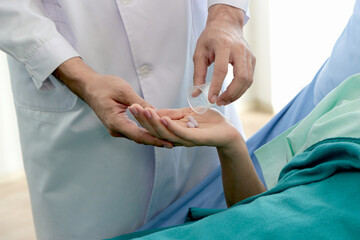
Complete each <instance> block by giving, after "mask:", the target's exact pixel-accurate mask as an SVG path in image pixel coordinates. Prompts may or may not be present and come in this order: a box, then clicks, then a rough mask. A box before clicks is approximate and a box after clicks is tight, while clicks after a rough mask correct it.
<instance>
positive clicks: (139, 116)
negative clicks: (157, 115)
mask: <svg viewBox="0 0 360 240" xmlns="http://www.w3.org/2000/svg"><path fill="white" fill-rule="evenodd" d="M129 111H130V112H131V113H132V115H134V117H135V118H136V120H137V121H138V122H139V123H140V124H141V125H142V126H143V127H144V128H145V129H146V130H147V131H148V132H149V133H150V134H151V135H153V136H155V137H157V138H160V137H159V135H158V134H157V132H156V131H155V130H154V128H153V127H152V125H151V124H150V123H149V121H148V118H149V117H150V118H151V115H150V113H149V112H148V110H146V109H144V108H143V107H141V106H140V105H138V104H134V105H132V106H131V107H129Z"/></svg>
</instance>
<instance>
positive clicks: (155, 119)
mask: <svg viewBox="0 0 360 240" xmlns="http://www.w3.org/2000/svg"><path fill="white" fill-rule="evenodd" d="M148 111H149V112H150V113H151V118H150V119H148V121H149V123H150V124H151V126H152V127H153V129H154V130H155V131H156V132H157V134H158V135H159V138H161V139H166V140H168V141H170V142H173V143H175V144H176V145H178V144H179V145H183V146H192V143H191V142H188V141H186V140H184V139H182V138H179V137H178V136H176V135H174V134H173V133H172V132H170V131H169V130H168V129H167V127H166V126H164V124H163V123H162V122H161V119H160V117H159V116H158V115H157V114H156V112H155V111H154V110H153V109H148ZM177 124H179V125H183V126H181V127H182V128H185V127H186V123H182V122H180V121H179V122H178V123H177Z"/></svg>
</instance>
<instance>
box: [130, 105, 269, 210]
mask: <svg viewBox="0 0 360 240" xmlns="http://www.w3.org/2000/svg"><path fill="white" fill-rule="evenodd" d="M130 111H131V112H132V114H133V115H134V116H135V117H136V119H137V120H138V121H139V123H140V124H141V125H142V126H143V127H144V128H145V129H146V130H147V131H148V132H149V133H150V134H152V135H154V136H156V137H158V138H162V139H166V140H167V141H170V142H173V143H174V144H175V145H177V146H179V145H181V146H187V147H191V146H214V147H216V148H217V150H218V154H219V158H220V163H221V168H222V178H223V186H224V193H225V198H226V202H227V204H228V206H231V205H233V204H235V203H237V202H239V201H241V200H243V199H245V198H248V197H251V196H253V195H256V194H259V193H261V192H263V191H265V190H266V189H265V187H264V186H263V184H262V183H261V181H260V179H259V178H258V177H257V174H256V171H255V168H254V166H253V164H252V162H251V159H250V157H249V154H248V152H247V148H246V144H245V142H244V140H243V138H242V137H241V135H240V133H239V132H238V131H237V130H236V128H235V127H234V126H233V125H232V124H231V123H230V122H229V121H227V120H226V118H225V117H224V116H223V115H222V114H221V113H220V112H218V111H217V110H213V109H210V110H208V111H207V112H206V113H205V114H197V113H195V112H193V111H192V110H191V109H190V108H182V109H162V110H159V111H157V112H155V110H154V109H143V108H142V107H141V106H140V105H133V106H131V107H130ZM189 116H192V117H194V118H195V120H196V121H197V122H198V123H199V127H198V128H188V127H187V122H188V117H189Z"/></svg>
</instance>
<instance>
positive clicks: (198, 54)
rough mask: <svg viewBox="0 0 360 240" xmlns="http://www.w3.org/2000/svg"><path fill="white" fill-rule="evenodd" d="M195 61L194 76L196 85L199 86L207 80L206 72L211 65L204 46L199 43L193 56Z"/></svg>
mask: <svg viewBox="0 0 360 240" xmlns="http://www.w3.org/2000/svg"><path fill="white" fill-rule="evenodd" d="M193 61H194V76H193V81H194V85H195V86H197V85H201V84H204V83H205V81H206V74H207V69H208V66H209V60H208V57H207V54H206V49H205V47H204V46H199V44H198V45H197V47H196V49H195V53H194V56H193Z"/></svg>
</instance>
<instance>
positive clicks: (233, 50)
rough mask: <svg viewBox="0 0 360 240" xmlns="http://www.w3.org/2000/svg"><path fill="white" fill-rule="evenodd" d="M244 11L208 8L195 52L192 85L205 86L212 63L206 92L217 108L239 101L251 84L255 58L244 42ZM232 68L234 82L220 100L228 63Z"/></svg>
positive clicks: (224, 7) (214, 6)
mask: <svg viewBox="0 0 360 240" xmlns="http://www.w3.org/2000/svg"><path fill="white" fill-rule="evenodd" d="M244 16H245V13H244V11H243V10H241V9H238V8H235V7H231V6H228V5H224V4H215V5H213V6H211V7H210V8H209V15H208V19H207V23H206V27H205V29H204V31H203V32H202V33H201V35H200V37H199V39H198V41H197V44H196V49H195V53H194V57H193V60H194V85H200V84H203V83H205V77H206V73H207V68H208V66H210V65H211V64H212V63H214V75H213V77H212V81H211V86H210V89H209V96H208V97H209V101H210V102H211V103H215V102H216V104H217V105H219V106H221V105H227V104H229V103H231V102H233V101H235V100H237V99H238V98H240V97H241V96H242V95H243V94H244V93H245V92H246V90H247V89H248V88H249V87H250V86H251V84H252V82H253V74H254V68H255V61H256V59H255V56H254V55H253V53H252V52H251V50H250V48H249V45H248V44H247V42H246V41H245V39H244V35H243V25H244ZM229 63H230V64H231V65H233V76H234V77H233V79H232V81H231V83H230V85H229V86H228V88H227V89H226V91H225V92H223V93H222V94H221V95H220V96H219V97H218V94H219V92H220V90H221V86H222V84H223V81H224V78H225V76H226V74H227V72H228V64H229Z"/></svg>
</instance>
